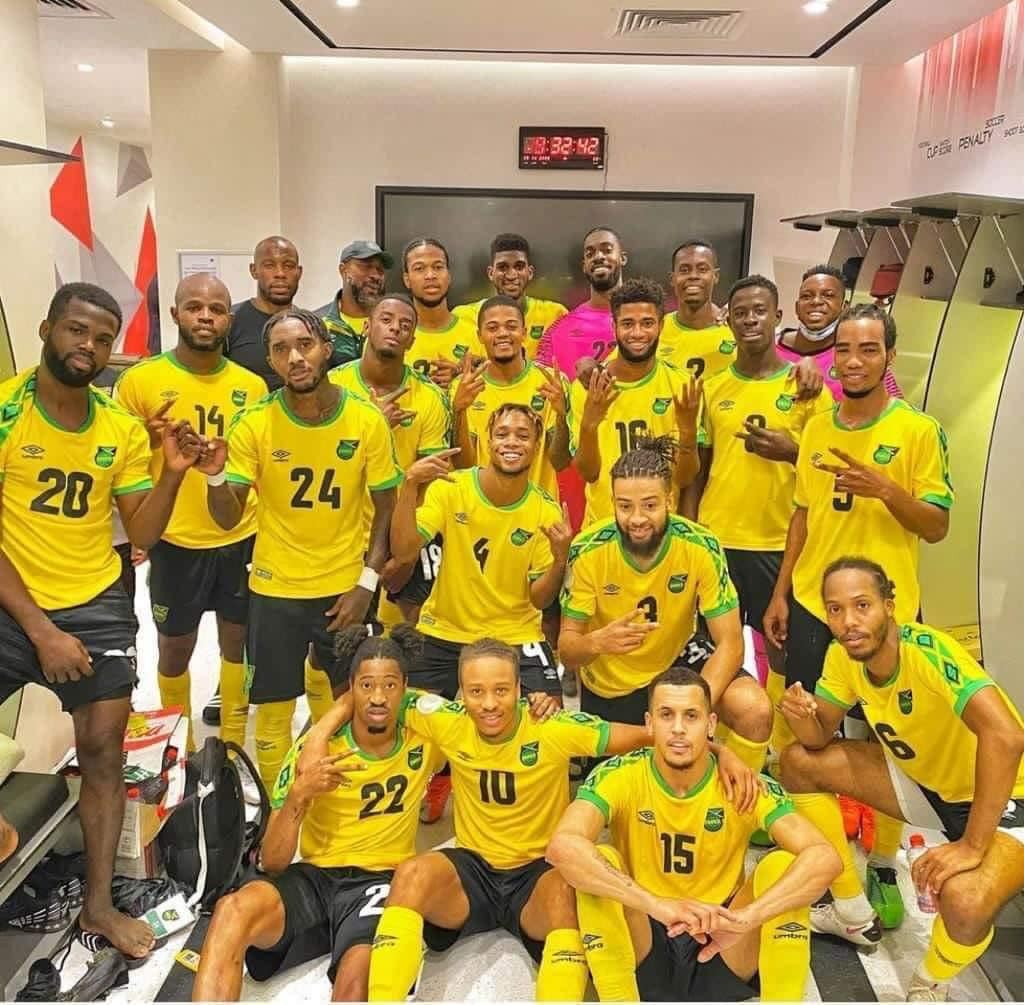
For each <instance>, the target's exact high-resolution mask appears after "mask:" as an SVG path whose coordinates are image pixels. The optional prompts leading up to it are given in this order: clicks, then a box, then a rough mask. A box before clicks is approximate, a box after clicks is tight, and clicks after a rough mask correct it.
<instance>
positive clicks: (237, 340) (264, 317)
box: [224, 300, 281, 391]
mask: <svg viewBox="0 0 1024 1005" xmlns="http://www.w3.org/2000/svg"><path fill="white" fill-rule="evenodd" d="M231 313H232V314H233V315H234V317H233V318H232V320H231V331H230V332H228V344H227V348H226V351H225V353H224V355H225V356H227V358H228V359H230V360H232V361H233V362H235V363H237V364H238V365H239V366H244V367H245V368H246V370H251V371H252V372H253V373H256V374H259V376H261V377H262V378H263V379H264V380H265V381H266V382H267V387H268V388H269V389H270V390H271V391H276V390H277V389H278V388H279V387H280V386H281V378H280V377H278V375H277V374H276V373H274V371H273V370H271V369H270V364H269V363H268V362H267V350H266V349H265V348H264V346H263V326H264V325H265V324H266V323H267V322H268V321H269V320H270V319H271V317H273V315H272V314H264V313H263V311H261V310H259V308H257V307H256V305H255V304H254V303H253V302H252V301H251V300H245V301H243V302H242V303H240V304H234V305H233V306H232V308H231Z"/></svg>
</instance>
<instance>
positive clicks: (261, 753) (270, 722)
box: [256, 698, 295, 792]
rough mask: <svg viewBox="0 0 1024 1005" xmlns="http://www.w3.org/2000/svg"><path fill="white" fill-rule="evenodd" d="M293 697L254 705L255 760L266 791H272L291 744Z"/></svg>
mask: <svg viewBox="0 0 1024 1005" xmlns="http://www.w3.org/2000/svg"><path fill="white" fill-rule="evenodd" d="M294 714H295V699H294V698H292V699H291V700H290V701H269V702H267V703H266V704H263V705H257V706H256V764H257V766H258V767H259V772H260V778H261V779H263V784H264V786H265V787H266V789H267V791H268V792H273V791H274V784H275V783H276V782H277V776H278V775H279V774H280V773H281V765H282V764H284V759H285V757H286V756H287V754H288V750H289V748H290V747H291V745H292V716H293V715H294Z"/></svg>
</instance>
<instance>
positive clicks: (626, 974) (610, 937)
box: [576, 844, 640, 1002]
mask: <svg viewBox="0 0 1024 1005" xmlns="http://www.w3.org/2000/svg"><path fill="white" fill-rule="evenodd" d="M597 850H598V851H599V852H600V853H601V854H602V855H603V856H604V857H605V858H606V859H608V861H609V862H610V863H611V864H612V866H613V867H614V868H616V869H618V870H619V871H620V872H624V871H625V865H624V864H623V861H622V856H621V855H620V854H619V853H618V852H617V851H616V850H615V849H614V848H612V847H611V846H610V845H606V844H600V845H598V846H597ZM576 914H577V916H578V918H579V922H580V932H581V933H582V934H583V951H584V953H586V957H587V966H588V967H590V975H591V977H593V979H594V988H595V989H596V991H597V996H598V998H599V999H600V1000H601V1001H603V1002H635V1001H638V1000H639V998H640V992H639V990H638V989H637V986H636V949H635V948H634V946H633V938H632V936H631V935H630V934H629V925H628V923H627V922H626V911H625V908H624V907H623V906H622V905H621V904H620V903H618V902H617V901H614V900H610V899H608V898H607V897H595V896H594V895H593V894H591V893H580V892H579V890H577V891H576Z"/></svg>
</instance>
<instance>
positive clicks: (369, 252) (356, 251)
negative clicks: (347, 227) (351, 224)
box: [338, 241, 395, 269]
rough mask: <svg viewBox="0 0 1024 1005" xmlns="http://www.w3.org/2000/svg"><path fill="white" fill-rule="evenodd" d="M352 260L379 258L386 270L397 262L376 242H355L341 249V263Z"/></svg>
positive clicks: (339, 258)
mask: <svg viewBox="0 0 1024 1005" xmlns="http://www.w3.org/2000/svg"><path fill="white" fill-rule="evenodd" d="M350 258H359V259H367V258H379V259H380V260H381V262H382V263H383V265H384V268H385V269H390V268H391V266H392V265H394V264H395V260H394V259H393V258H392V257H391V256H390V255H389V254H388V253H387V252H386V251H385V250H384V249H383V248H382V247H381V246H380V245H379V244H377V242H376V241H353V242H352V243H351V244H346V245H345V247H344V248H342V249H341V255H339V257H338V261H339V262H347V261H348V260H349V259H350Z"/></svg>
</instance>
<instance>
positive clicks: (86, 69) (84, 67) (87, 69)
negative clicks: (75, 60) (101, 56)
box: [78, 63, 96, 73]
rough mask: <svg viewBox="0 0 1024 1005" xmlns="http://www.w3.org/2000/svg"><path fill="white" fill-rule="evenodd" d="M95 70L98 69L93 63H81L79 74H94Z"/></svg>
mask: <svg viewBox="0 0 1024 1005" xmlns="http://www.w3.org/2000/svg"><path fill="white" fill-rule="evenodd" d="M95 69H96V67H95V66H93V65H92V63H79V64H78V72H79V73H92V71H93V70H95Z"/></svg>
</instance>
